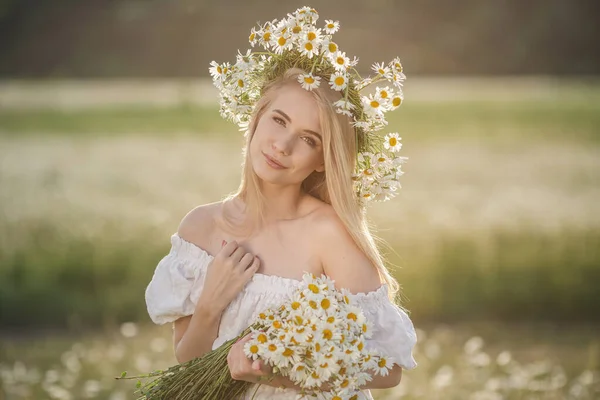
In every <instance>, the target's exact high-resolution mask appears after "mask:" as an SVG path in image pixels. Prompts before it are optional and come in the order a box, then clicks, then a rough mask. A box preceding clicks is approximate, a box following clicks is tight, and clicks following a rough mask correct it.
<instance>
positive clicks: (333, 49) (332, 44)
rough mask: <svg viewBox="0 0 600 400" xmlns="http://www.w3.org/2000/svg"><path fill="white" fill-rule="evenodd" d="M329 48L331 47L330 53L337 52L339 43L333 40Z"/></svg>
mask: <svg viewBox="0 0 600 400" xmlns="http://www.w3.org/2000/svg"><path fill="white" fill-rule="evenodd" d="M327 48H328V49H329V52H330V53H335V52H336V51H337V49H338V47H337V44H335V43H333V42H331V43H329V46H327Z"/></svg>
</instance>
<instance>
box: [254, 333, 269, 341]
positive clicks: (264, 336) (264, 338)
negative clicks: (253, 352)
mask: <svg viewBox="0 0 600 400" xmlns="http://www.w3.org/2000/svg"><path fill="white" fill-rule="evenodd" d="M256 340H258V341H259V342H260V343H266V342H267V335H265V334H264V333H261V334H260V335H258V337H257V338H256Z"/></svg>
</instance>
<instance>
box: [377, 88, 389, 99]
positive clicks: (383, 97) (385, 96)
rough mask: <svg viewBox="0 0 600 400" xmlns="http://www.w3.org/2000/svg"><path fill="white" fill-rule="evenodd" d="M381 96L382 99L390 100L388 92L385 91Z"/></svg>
mask: <svg viewBox="0 0 600 400" xmlns="http://www.w3.org/2000/svg"><path fill="white" fill-rule="evenodd" d="M379 95H380V96H381V98H382V99H387V98H388V92H386V91H385V90H382V91H381V92H380V93H379Z"/></svg>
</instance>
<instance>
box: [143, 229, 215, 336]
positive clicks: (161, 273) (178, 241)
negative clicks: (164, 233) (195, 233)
mask: <svg viewBox="0 0 600 400" xmlns="http://www.w3.org/2000/svg"><path fill="white" fill-rule="evenodd" d="M210 261H211V257H210V256H209V255H208V253H206V252H205V251H203V250H202V249H200V248H199V247H196V246H195V245H193V244H192V243H190V242H186V241H185V240H183V239H182V238H181V237H179V236H178V235H177V234H174V235H172V236H171V250H170V251H169V254H167V255H166V256H165V257H163V259H162V260H160V262H159V263H158V265H157V266H156V269H155V271H154V275H153V276H152V280H151V281H150V283H149V284H148V287H147V288H146V307H147V308H148V314H149V315H150V318H151V319H152V321H153V322H154V323H155V324H166V323H168V322H173V321H175V320H177V319H178V318H181V317H185V316H188V315H192V314H193V313H194V308H195V306H196V303H197V302H198V299H199V297H200V293H201V292H202V287H203V286H204V279H205V277H206V268H207V266H208V264H209V263H210Z"/></svg>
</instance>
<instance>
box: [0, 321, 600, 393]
mask: <svg viewBox="0 0 600 400" xmlns="http://www.w3.org/2000/svg"><path fill="white" fill-rule="evenodd" d="M502 330H503V325H501V324H498V323H496V324H494V323H492V324H487V325H483V327H482V325H481V324H480V325H479V326H476V325H456V324H455V325H453V326H451V327H450V326H444V325H437V326H433V327H429V328H426V329H417V335H418V337H419V343H418V344H417V347H416V349H415V357H416V359H417V360H418V363H419V366H418V368H417V369H415V370H412V371H404V373H403V378H402V382H401V384H400V385H399V386H397V387H396V388H394V389H389V390H375V391H373V394H374V397H375V398H376V399H378V400H383V399H398V398H403V399H410V400H412V399H427V400H436V399H440V400H441V399H444V400H464V399H474V400H477V399H482V400H484V399H509V400H518V399H532V398H536V399H556V400H559V399H567V398H568V399H582V400H584V399H585V400H593V399H596V398H597V396H598V395H600V374H599V371H598V367H599V365H598V355H599V352H600V342H599V341H598V339H597V337H596V336H595V335H594V332H593V331H592V330H584V331H577V330H572V329H564V328H562V329H561V328H557V327H555V326H554V327H553V326H550V325H547V326H536V325H527V326H526V327H523V328H519V327H516V329H515V327H514V326H513V329H512V330H511V332H501V331H502ZM499 331H500V332H499ZM473 332H479V333H480V334H477V335H474V334H473ZM170 335H171V330H170V328H169V327H168V326H164V327H160V328H157V327H140V326H138V325H137V324H133V323H124V324H122V325H121V326H120V327H117V328H116V329H114V330H107V331H106V333H105V334H103V335H100V334H91V335H85V336H67V337H65V336H62V335H60V336H56V335H52V334H50V335H47V336H46V337H45V338H42V339H37V340H36V341H34V342H33V343H35V344H34V345H33V346H32V345H31V344H30V343H32V341H31V338H29V339H27V340H26V341H19V340H11V344H10V346H9V345H8V344H6V342H4V344H0V360H2V361H0V390H1V391H3V392H4V393H5V396H6V397H5V399H6V400H16V399H19V400H28V399H32V400H33V399H36V400H37V399H42V398H51V399H59V400H69V399H72V400H76V399H86V398H96V399H107V400H125V399H132V398H135V397H136V396H135V395H134V390H135V380H133V381H131V380H125V381H117V380H115V379H114V378H115V377H117V376H119V375H120V374H121V372H122V371H127V372H128V375H135V374H139V373H147V372H150V371H153V370H156V369H162V368H165V367H168V366H171V365H173V364H174V363H175V362H176V361H175V359H174V357H173V351H172V346H171V337H170ZM480 335H483V337H482V336H480ZM557 340H558V341H560V342H561V346H560V347H557V346H556V341H557ZM0 393H1V392H0Z"/></svg>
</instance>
